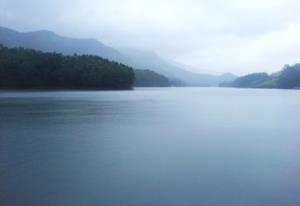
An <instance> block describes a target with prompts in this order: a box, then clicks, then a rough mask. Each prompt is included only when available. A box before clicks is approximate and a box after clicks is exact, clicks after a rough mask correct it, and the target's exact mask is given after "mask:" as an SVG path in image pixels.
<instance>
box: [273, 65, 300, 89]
mask: <svg viewBox="0 0 300 206" xmlns="http://www.w3.org/2000/svg"><path fill="white" fill-rule="evenodd" d="M278 83H279V86H280V88H285V89H292V88H299V87H300V64H296V65H294V66H289V65H287V66H286V67H285V68H284V69H283V71H282V72H281V77H280V79H279V82H278Z"/></svg>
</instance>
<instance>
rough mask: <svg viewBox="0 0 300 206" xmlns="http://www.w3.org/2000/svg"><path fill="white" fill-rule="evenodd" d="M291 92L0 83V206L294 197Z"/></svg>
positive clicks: (296, 134)
mask: <svg viewBox="0 0 300 206" xmlns="http://www.w3.org/2000/svg"><path fill="white" fill-rule="evenodd" d="M299 106H300V91H297V90H255V89H221V88H153V89H136V90H134V91H120V92H118V91H107V92H103V91H102V92H97V91H93V92H67V91H66V92H62V91H61V92H5V91H2V92H0V205H1V206H24V205H28V206H29V205H30V206H71V205H72V206H82V205H84V206H99V205H101V206H102V205H103V206H127V205H128V206H135V205H136V206H168V205H170V206H177V205H178V206H182V205H187V206H199V205H203V206H296V205H300V110H299Z"/></svg>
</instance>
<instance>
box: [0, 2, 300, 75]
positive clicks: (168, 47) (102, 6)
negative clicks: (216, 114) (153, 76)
mask: <svg viewBox="0 0 300 206" xmlns="http://www.w3.org/2000/svg"><path fill="white" fill-rule="evenodd" d="M299 2H300V1H299V0H49V1H46V0H44V1H43V0H0V25H2V26H6V27H10V28H13V29H17V30H19V31H32V30H40V29H47V30H52V31H54V32H56V33H58V34H62V35H67V36H71V37H94V38H97V39H98V40H99V41H102V42H103V43H105V44H107V45H109V46H113V47H130V48H136V49H141V50H153V51H155V52H157V53H158V54H160V55H161V56H163V57H166V58H169V59H172V60H175V61H179V62H182V63H185V64H187V65H191V66H193V67H194V68H195V70H194V71H197V70H198V71H201V70H202V69H203V70H210V71H212V72H218V73H222V72H234V73H237V74H245V73H249V72H256V71H266V72H273V71H276V70H279V69H281V67H282V66H283V65H284V64H294V63H297V62H300V3H299Z"/></svg>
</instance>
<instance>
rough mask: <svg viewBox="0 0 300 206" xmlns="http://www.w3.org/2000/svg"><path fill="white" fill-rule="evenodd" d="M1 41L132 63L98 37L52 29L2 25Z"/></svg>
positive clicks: (44, 49)
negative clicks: (73, 35)
mask: <svg viewBox="0 0 300 206" xmlns="http://www.w3.org/2000/svg"><path fill="white" fill-rule="evenodd" d="M0 43H1V44H3V45H4V46H7V47H24V48H31V49H36V50H41V51H44V52H59V53H63V54H66V55H72V54H74V53H76V54H92V55H98V56H101V57H103V58H107V59H109V60H114V61H118V62H121V63H126V64H129V63H130V61H131V60H130V59H128V58H126V57H124V56H123V55H122V54H121V53H120V52H119V51H117V50H115V49H113V48H111V47H108V46H105V45H104V44H102V43H101V42H99V41H97V40H96V39H77V38H69V37H63V36H59V35H57V34H55V33H53V32H51V31H45V30H42V31H36V32H17V31H15V30H12V29H8V28H4V27H0Z"/></svg>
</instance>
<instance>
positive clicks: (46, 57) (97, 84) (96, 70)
mask: <svg viewBox="0 0 300 206" xmlns="http://www.w3.org/2000/svg"><path fill="white" fill-rule="evenodd" d="M133 83H134V72H133V69H132V68H130V67H127V66H125V65H122V64H119V63H116V62H112V61H109V60H106V59H103V58H101V57H97V56H92V55H80V56H78V55H76V54H75V55H73V56H64V55H62V54H58V53H43V52H40V51H35V50H31V49H23V48H6V47H3V46H0V88H17V89H18V88H21V89H52V88H53V89H130V88H131V87H132V85H133Z"/></svg>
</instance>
